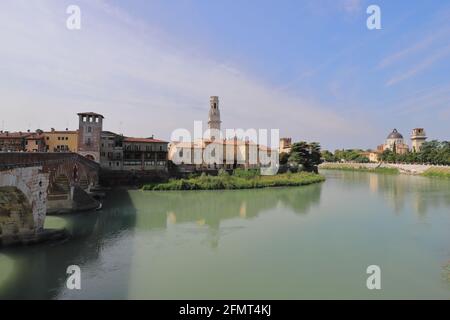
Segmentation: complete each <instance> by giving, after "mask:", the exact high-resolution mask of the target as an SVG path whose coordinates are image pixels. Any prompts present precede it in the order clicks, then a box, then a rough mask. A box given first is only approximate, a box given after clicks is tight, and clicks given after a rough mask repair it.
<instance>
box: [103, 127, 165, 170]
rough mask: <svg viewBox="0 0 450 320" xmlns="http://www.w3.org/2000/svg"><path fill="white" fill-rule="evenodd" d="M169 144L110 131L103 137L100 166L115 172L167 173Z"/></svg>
mask: <svg viewBox="0 0 450 320" xmlns="http://www.w3.org/2000/svg"><path fill="white" fill-rule="evenodd" d="M167 152H168V142H166V141H162V140H158V139H155V138H153V137H151V138H132V137H124V136H123V135H119V134H116V133H113V132H110V131H104V132H102V135H101V149H100V165H101V167H102V168H103V169H107V170H113V171H166V170H167Z"/></svg>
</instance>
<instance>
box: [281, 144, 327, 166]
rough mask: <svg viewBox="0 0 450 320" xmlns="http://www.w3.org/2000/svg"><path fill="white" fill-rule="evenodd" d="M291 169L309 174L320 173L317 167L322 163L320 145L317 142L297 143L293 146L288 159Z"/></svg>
mask: <svg viewBox="0 0 450 320" xmlns="http://www.w3.org/2000/svg"><path fill="white" fill-rule="evenodd" d="M288 162H289V165H290V166H291V167H296V168H299V169H301V170H305V171H309V172H313V171H314V172H318V168H317V166H318V165H319V164H320V163H322V159H321V152H320V144H319V143H317V142H312V143H307V142H305V141H301V142H297V143H294V144H293V145H292V148H291V154H290V156H289V159H288Z"/></svg>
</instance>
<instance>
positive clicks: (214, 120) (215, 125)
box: [208, 96, 222, 138]
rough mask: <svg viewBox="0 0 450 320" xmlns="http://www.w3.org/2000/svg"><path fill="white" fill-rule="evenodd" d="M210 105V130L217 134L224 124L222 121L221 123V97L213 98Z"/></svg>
mask: <svg viewBox="0 0 450 320" xmlns="http://www.w3.org/2000/svg"><path fill="white" fill-rule="evenodd" d="M209 103H210V108H209V115H208V129H210V130H211V131H213V132H214V131H216V132H217V131H220V124H221V123H222V121H220V110H219V97H217V96H211V98H210V99H209ZM211 138H213V137H211Z"/></svg>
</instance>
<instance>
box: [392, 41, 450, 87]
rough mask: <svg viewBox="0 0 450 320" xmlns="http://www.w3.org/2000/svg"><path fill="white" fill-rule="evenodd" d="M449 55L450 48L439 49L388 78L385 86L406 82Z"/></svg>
mask: <svg viewBox="0 0 450 320" xmlns="http://www.w3.org/2000/svg"><path fill="white" fill-rule="evenodd" d="M449 54H450V46H446V47H444V48H441V49H440V50H439V51H437V52H435V53H434V54H432V55H430V56H428V57H426V58H425V59H424V60H422V61H420V62H419V63H417V64H415V65H414V66H413V67H412V68H410V69H408V70H406V71H404V72H402V73H400V74H397V75H395V76H394V77H392V78H390V79H389V80H388V81H387V82H386V85H387V86H392V85H395V84H397V83H399V82H401V81H404V80H407V79H409V78H411V77H413V76H415V75H416V74H418V73H419V72H421V71H424V70H426V69H428V68H429V67H431V66H432V65H434V64H435V63H436V62H437V61H439V60H440V59H442V58H444V57H446V56H448V55H449Z"/></svg>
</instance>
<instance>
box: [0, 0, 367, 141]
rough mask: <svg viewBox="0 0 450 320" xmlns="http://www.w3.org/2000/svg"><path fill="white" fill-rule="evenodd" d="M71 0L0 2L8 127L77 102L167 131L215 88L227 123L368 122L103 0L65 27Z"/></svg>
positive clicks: (311, 131) (201, 109)
mask: <svg viewBox="0 0 450 320" xmlns="http://www.w3.org/2000/svg"><path fill="white" fill-rule="evenodd" d="M68 4H69V3H68V2H66V3H65V2H49V1H38V0H34V1H21V0H17V1H3V2H1V4H0V38H1V39H2V41H3V43H4V44H6V45H5V46H4V47H2V50H1V51H0V61H2V62H1V64H0V70H1V74H0V95H1V96H2V101H3V102H4V105H3V106H2V107H1V108H2V110H1V111H2V112H1V115H2V118H4V119H5V120H7V121H8V126H9V127H10V129H19V128H23V127H24V126H25V125H27V123H31V124H32V125H34V126H38V125H39V126H41V127H42V128H43V129H46V128H49V127H50V126H58V125H61V124H60V120H59V119H64V120H65V121H64V124H62V125H64V126H66V122H69V121H70V123H71V124H72V125H76V118H75V116H74V114H75V113H76V112H77V111H86V110H93V111H97V112H101V113H104V114H105V116H106V121H105V126H106V128H107V129H110V130H117V131H122V130H123V131H125V132H124V133H126V134H129V135H141V136H148V135H150V134H152V133H155V134H157V135H159V136H162V137H164V138H168V137H169V136H170V133H171V131H172V130H173V129H175V128H178V127H189V128H190V126H192V122H193V121H194V120H205V118H206V115H207V108H208V100H209V96H210V95H219V96H220V97H221V102H222V108H223V111H222V114H223V118H224V119H223V120H224V126H225V127H242V128H249V127H255V128H280V129H281V130H282V134H286V135H292V136H294V138H303V139H310V140H324V139H327V140H328V141H329V143H333V142H334V141H332V140H333V139H335V140H336V141H338V140H339V139H344V138H345V137H349V136H353V135H354V134H355V133H356V132H358V131H361V130H362V129H363V127H365V126H366V125H365V124H364V123H362V122H359V124H358V125H354V124H352V123H353V121H350V120H347V119H345V118H343V117H341V116H339V115H337V114H336V113H333V112H331V111H329V110H327V108H324V107H323V106H322V105H320V104H319V103H316V102H314V101H309V100H306V99H303V98H301V97H298V96H294V95H292V94H289V93H287V92H283V91H280V90H276V89H275V88H273V87H271V86H270V85H268V84H266V83H263V82H261V81H260V80H258V79H257V78H255V77H253V76H252V75H250V74H246V73H244V72H242V71H240V68H239V66H235V65H231V64H223V63H221V62H220V61H217V60H215V59H214V57H211V56H205V55H204V54H201V53H198V52H196V55H193V54H191V53H189V52H191V51H190V50H186V48H189V44H188V43H185V44H183V43H176V44H174V43H171V41H170V36H169V35H167V34H164V32H163V31H161V30H158V29H157V28H154V27H153V26H149V25H147V24H146V23H143V22H136V21H135V20H134V19H133V17H129V16H128V15H127V14H126V13H125V12H123V11H121V10H119V9H117V8H115V7H114V6H112V5H109V4H107V3H106V2H103V1H79V5H80V7H81V9H82V18H83V21H82V29H81V30H80V31H69V30H67V29H66V28H65V19H66V17H67V15H65V7H66V6H67V5H68ZM6 105H7V106H8V107H6ZM49 115H52V116H49ZM72 117H73V118H72ZM327 137H333V138H327Z"/></svg>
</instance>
